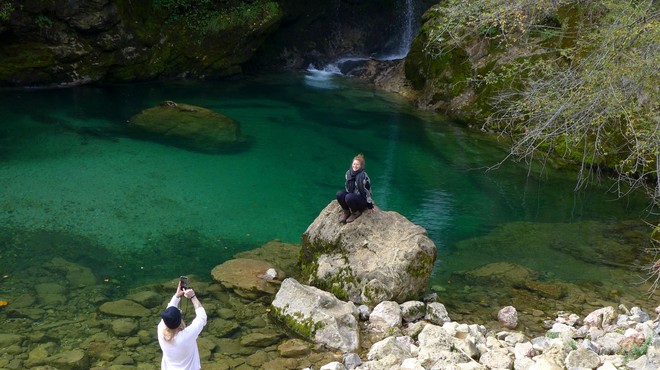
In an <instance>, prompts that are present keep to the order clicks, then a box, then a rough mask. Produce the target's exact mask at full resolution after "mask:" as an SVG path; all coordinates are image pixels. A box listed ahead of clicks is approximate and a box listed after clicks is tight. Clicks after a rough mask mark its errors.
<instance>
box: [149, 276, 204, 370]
mask: <svg viewBox="0 0 660 370" xmlns="http://www.w3.org/2000/svg"><path fill="white" fill-rule="evenodd" d="M182 283H183V284H182ZM182 285H183V286H184V287H185V289H184V287H182ZM181 296H184V297H186V298H188V299H189V300H190V301H191V302H192V303H193V306H194V307H195V318H194V319H193V321H192V323H191V324H190V326H186V323H185V322H184V321H183V318H182V315H181V310H179V302H180V301H181ZM160 317H161V320H160V322H159V323H158V343H159V344H160V349H161V350H162V351H163V360H162V361H161V364H160V368H161V369H162V370H199V369H201V367H202V363H201V360H200V358H199V349H198V348H197V337H199V334H200V333H201V332H202V329H203V328H204V326H205V325H206V311H205V310H204V307H202V304H201V303H200V302H199V299H198V298H197V295H196V294H195V291H193V290H192V289H188V279H187V278H185V280H184V277H183V276H182V277H181V279H180V280H179V284H178V286H177V288H176V293H174V296H173V297H172V299H171V300H170V302H169V303H168V304H167V308H165V311H163V312H162V313H161V314H160Z"/></svg>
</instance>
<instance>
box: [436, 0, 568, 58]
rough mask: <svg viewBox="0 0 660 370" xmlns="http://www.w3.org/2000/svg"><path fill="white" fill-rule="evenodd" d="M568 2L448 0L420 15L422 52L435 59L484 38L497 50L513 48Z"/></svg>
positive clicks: (541, 26)
mask: <svg viewBox="0 0 660 370" xmlns="http://www.w3.org/2000/svg"><path fill="white" fill-rule="evenodd" d="M569 2H570V1H569V0H558V1H554V0H540V1H538V0H514V1H510V0H476V1H469V2H466V1H461V0H448V1H445V2H442V3H441V4H439V5H436V6H434V7H432V8H431V9H430V10H429V11H427V13H426V14H425V15H424V18H425V20H426V23H425V25H424V27H425V29H424V31H425V32H426V33H427V34H428V38H427V43H426V45H425V50H426V51H427V52H428V53H429V54H430V55H432V56H438V55H440V54H443V53H445V52H446V51H447V49H448V48H449V49H451V48H452V47H454V46H458V45H461V44H467V43H469V42H471V41H472V40H473V39H475V38H480V37H488V38H491V39H493V40H492V41H494V42H495V43H497V44H498V45H499V46H500V47H506V46H511V45H514V44H516V43H518V42H520V41H521V40H525V39H526V38H527V37H529V36H530V32H532V31H534V30H536V29H537V28H543V25H544V22H545V21H546V20H548V19H552V17H550V16H549V15H550V14H552V13H553V12H556V11H557V9H558V8H559V7H561V6H563V5H565V4H566V3H569Z"/></svg>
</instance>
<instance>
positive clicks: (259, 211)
mask: <svg viewBox="0 0 660 370" xmlns="http://www.w3.org/2000/svg"><path fill="white" fill-rule="evenodd" d="M164 100H173V101H176V102H182V103H187V104H194V105H200V106H204V107H207V108H211V109H214V110H216V111H218V112H220V113H223V114H225V115H227V116H230V117H232V118H234V119H235V120H237V121H238V122H240V124H241V130H242V132H243V133H244V134H245V135H247V136H249V137H251V138H252V145H251V146H249V147H248V148H247V149H246V150H245V151H241V152H237V153H232V154H221V155H211V154H203V153H196V152H192V151H189V150H185V149H181V148H178V147H174V146H166V145H162V144H158V143H153V142H148V141H142V140H137V139H133V138H130V137H128V136H126V135H125V134H124V132H123V124H124V122H125V121H126V120H127V119H128V118H130V117H131V116H132V115H134V114H136V113H138V112H139V111H141V110H142V109H146V108H149V107H151V106H154V105H156V104H158V103H159V102H161V101H164ZM359 152H363V153H364V154H365V157H366V160H367V166H366V169H367V172H368V173H369V175H370V177H371V178H372V182H373V186H374V199H375V201H376V203H377V205H378V206H379V207H380V208H381V209H384V210H392V211H396V212H399V213H401V214H402V215H404V216H405V217H407V218H408V219H410V220H411V221H412V222H414V223H416V224H419V225H421V226H423V227H425V228H426V229H427V231H428V232H429V235H430V237H431V238H432V239H433V240H434V242H435V243H436V245H437V247H438V250H439V258H438V262H437V266H436V272H435V274H434V277H433V279H432V282H431V285H433V286H439V287H442V288H443V289H452V287H451V286H450V284H448V281H449V279H450V276H451V274H452V273H453V272H455V271H460V270H466V269H472V268H475V267H478V266H481V265H484V264H487V263H491V262H500V261H508V262H514V263H519V264H522V265H524V266H527V267H530V268H532V269H534V270H537V271H540V272H541V273H543V274H547V275H548V276H550V277H552V278H553V279H560V280H563V281H569V282H575V281H585V280H586V281H589V282H597V283H598V284H605V286H608V287H610V286H619V287H622V288H626V287H629V286H630V284H635V282H639V277H638V276H636V275H635V274H634V270H630V269H621V268H615V267H612V265H616V264H629V262H630V261H627V260H626V261H618V260H607V261H605V262H607V263H606V264H605V263H601V262H603V259H604V258H601V257H602V256H599V257H598V258H592V259H588V258H582V257H580V256H578V257H576V253H571V249H570V248H568V249H566V248H564V249H561V248H559V249H557V248H554V247H556V245H557V244H566V245H569V247H572V246H579V247H584V246H586V247H585V248H586V249H589V248H591V247H592V246H593V245H595V244H594V243H591V244H590V242H589V241H590V240H594V238H596V239H598V240H601V239H599V238H602V237H603V229H602V228H601V227H584V228H582V227H581V226H580V225H582V223H583V222H585V221H593V222H595V223H596V224H598V225H617V224H619V223H620V222H622V221H628V220H632V221H635V222H637V221H639V220H640V219H644V218H648V215H647V213H646V201H645V200H644V199H643V198H641V197H629V198H627V199H625V200H615V198H616V197H615V195H613V194H612V193H609V192H607V187H606V186H607V185H606V184H604V186H603V187H591V188H589V189H588V190H587V191H583V192H580V193H575V192H574V191H573V188H574V185H575V174H573V173H569V172H567V171H556V170H553V169H552V168H550V167H549V166H548V167H546V169H545V171H544V172H543V173H542V174H540V175H539V174H537V173H534V172H530V171H529V169H528V168H527V166H526V165H524V164H516V163H507V164H505V165H503V166H502V167H501V168H499V169H498V170H495V171H486V168H487V167H489V166H492V165H493V164H495V163H497V162H498V161H500V160H501V159H502V158H503V157H504V156H505V154H506V150H505V144H501V143H497V142H496V141H495V140H493V139H492V138H489V137H486V136H483V135H480V134H478V133H474V132H469V131H467V130H466V129H464V128H462V127H461V126H459V125H456V124H453V123H451V122H449V121H447V120H445V119H443V117H441V116H439V115H435V114H427V113H420V112H416V111H415V110H414V109H412V108H411V107H410V105H409V104H408V103H407V102H405V101H403V100H401V99H400V98H399V97H397V96H393V95H389V94H385V93H381V92H377V91H374V90H372V89H370V88H369V87H366V86H362V85H361V84H359V83H357V82H353V81H347V80H342V79H337V78H334V79H332V80H324V79H314V80H306V79H305V78H304V77H303V76H299V75H292V76H273V77H261V78H258V79H252V80H247V81H245V80H244V81H223V82H182V83H151V84H135V85H129V86H109V87H77V88H70V89H63V90H12V91H2V92H0V188H1V189H2V192H1V193H0V227H2V229H0V233H3V237H2V239H1V240H2V241H3V244H4V245H3V252H2V257H3V258H2V259H1V260H0V272H3V273H4V274H5V275H6V276H14V274H16V272H17V271H20V270H21V269H24V268H26V267H29V266H30V265H38V264H40V263H43V262H44V261H48V260H50V259H51V258H52V257H53V256H61V257H64V258H67V259H69V260H71V261H72V262H78V263H81V264H84V265H87V266H90V267H92V268H93V269H94V271H96V272H97V274H98V275H99V277H100V278H109V279H116V280H118V281H121V282H122V283H123V284H124V285H126V286H129V287H130V286H131V284H138V283H142V282H146V281H150V280H153V279H163V278H168V277H172V276H178V275H180V274H182V273H197V274H200V275H201V276H208V273H209V271H210V270H211V269H212V268H213V267H214V266H215V265H218V264H220V263H222V262H223V261H225V260H227V259H229V258H231V257H232V256H233V255H234V254H235V253H237V252H241V251H245V250H250V249H253V248H256V247H258V246H260V245H262V244H264V243H266V242H268V241H270V240H274V239H278V240H281V241H283V242H289V243H299V242H300V236H301V235H302V234H303V232H304V231H305V229H306V228H307V226H308V225H309V224H310V223H311V222H312V221H313V220H314V218H315V217H316V216H317V215H318V213H319V212H320V210H321V209H323V208H324V207H325V206H326V205H327V204H328V203H329V202H330V201H331V200H332V199H333V197H334V194H335V192H336V190H338V189H339V188H341V187H342V186H343V174H344V172H345V171H346V169H347V168H348V165H349V164H350V161H351V159H352V157H353V156H354V155H355V154H357V153H359ZM518 222H526V223H529V224H524V223H523V224H514V225H523V226H522V227H518V228H515V229H516V230H517V231H515V232H508V233H507V232H499V233H498V230H501V228H502V227H504V226H505V225H507V224H510V223H518ZM524 225H531V226H529V227H528V228H526V227H525V226H524ZM534 225H543V227H544V232H538V233H536V232H534V235H538V237H537V238H535V237H533V236H530V235H529V234H530V233H531V232H532V231H533V227H534ZM603 227H604V226H603ZM548 229H549V230H550V232H548V231H547V230H548ZM552 230H556V232H552ZM566 230H571V231H570V232H566ZM575 230H577V231H575ZM34 231H37V233H36V234H34V235H33V234H30V235H31V236H30V238H32V239H31V240H33V241H34V242H33V243H32V244H29V245H31V246H33V247H34V248H35V250H33V251H31V250H25V249H24V246H25V245H26V244H21V243H18V242H16V240H17V239H20V238H27V237H25V236H24V235H23V234H22V233H23V232H34ZM45 231H50V232H54V233H46V232H45ZM491 232H495V234H490V233H491ZM35 235H36V236H35ZM522 235H525V236H526V238H524V242H521V240H522V239H523V238H521V236H522ZM482 237H484V238H482ZM527 237H528V238H527ZM622 238H623V237H622ZM633 239H634V238H633ZM603 240H606V239H603ZM58 241H59V242H58ZM625 242H626V241H625V240H623V241H622V243H625ZM614 248H618V245H616V246H614ZM19 249H20V250H19ZM577 254H579V253H577ZM5 282H7V281H5ZM626 289H627V288H626ZM631 289H640V291H642V292H643V289H644V287H633V288H631Z"/></svg>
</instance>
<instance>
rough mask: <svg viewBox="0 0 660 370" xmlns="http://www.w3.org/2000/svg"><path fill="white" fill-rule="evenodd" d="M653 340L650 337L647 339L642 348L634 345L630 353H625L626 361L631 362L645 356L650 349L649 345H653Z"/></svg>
mask: <svg viewBox="0 0 660 370" xmlns="http://www.w3.org/2000/svg"><path fill="white" fill-rule="evenodd" d="M651 339H652V337H651V336H650V335H649V336H647V337H646V339H645V340H644V343H643V344H642V345H641V346H637V345H633V346H632V348H631V349H630V350H629V351H626V352H625V353H624V355H623V358H624V360H625V361H631V360H635V359H637V358H639V357H641V356H643V355H645V354H646V352H647V351H648V349H649V345H650V344H651Z"/></svg>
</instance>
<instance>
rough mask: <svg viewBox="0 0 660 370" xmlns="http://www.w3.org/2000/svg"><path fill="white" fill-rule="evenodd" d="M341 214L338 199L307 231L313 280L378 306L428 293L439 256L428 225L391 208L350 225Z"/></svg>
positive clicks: (307, 275) (306, 259)
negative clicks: (419, 223) (341, 220)
mask: <svg viewBox="0 0 660 370" xmlns="http://www.w3.org/2000/svg"><path fill="white" fill-rule="evenodd" d="M340 213H341V207H340V206H339V203H337V201H332V202H331V203H330V204H329V205H328V206H327V207H325V209H324V210H323V211H321V213H320V214H319V216H318V217H317V218H316V220H314V222H313V223H312V224H311V225H310V226H309V227H308V228H307V231H305V233H304V234H303V238H302V250H301V253H300V260H301V261H300V262H301V265H302V270H303V278H304V281H306V283H307V284H310V285H313V286H316V287H318V288H320V289H323V290H326V291H329V292H332V293H333V294H335V295H336V296H337V297H338V298H340V299H345V300H350V301H352V302H355V303H358V304H366V305H369V306H372V307H373V306H375V305H377V304H378V303H380V302H382V301H396V302H399V303H403V302H405V301H408V300H414V299H418V298H419V297H420V296H422V295H423V294H424V292H425V290H426V288H427V284H428V280H429V277H430V276H431V272H432V271H433V267H434V264H435V259H436V256H437V250H436V247H435V244H434V243H433V241H432V240H431V239H429V237H428V235H427V233H426V230H424V228H422V227H421V226H417V225H415V224H413V223H412V222H410V221H408V220H407V219H406V218H405V217H403V216H402V215H400V214H398V213H396V212H391V211H382V210H377V212H374V213H372V214H366V213H365V214H364V215H363V216H361V217H359V218H358V219H357V220H355V221H354V222H352V223H348V224H342V223H339V221H338V218H339V215H340Z"/></svg>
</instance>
